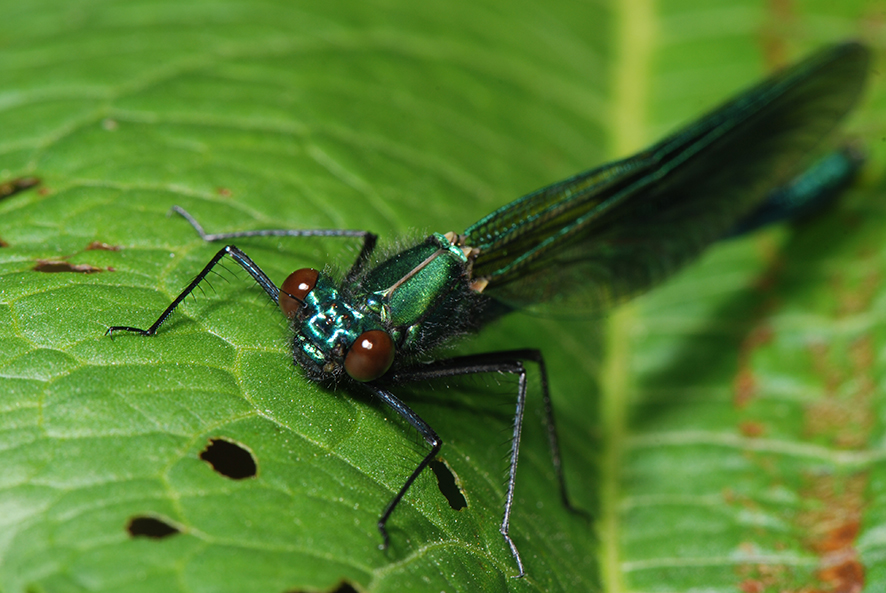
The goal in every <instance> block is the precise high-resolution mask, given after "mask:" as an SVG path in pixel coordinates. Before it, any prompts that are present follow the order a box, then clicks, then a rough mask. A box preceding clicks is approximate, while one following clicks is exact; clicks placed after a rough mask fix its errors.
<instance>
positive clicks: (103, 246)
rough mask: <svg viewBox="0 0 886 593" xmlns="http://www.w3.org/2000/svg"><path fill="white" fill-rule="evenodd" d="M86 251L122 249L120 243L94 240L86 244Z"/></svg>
mask: <svg viewBox="0 0 886 593" xmlns="http://www.w3.org/2000/svg"><path fill="white" fill-rule="evenodd" d="M86 251H120V246H119V245H108V244H107V243H102V242H101V241H93V242H92V243H90V244H89V245H87V246H86Z"/></svg>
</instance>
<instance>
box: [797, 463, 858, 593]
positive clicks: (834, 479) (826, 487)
mask: <svg viewBox="0 0 886 593" xmlns="http://www.w3.org/2000/svg"><path fill="white" fill-rule="evenodd" d="M867 485H868V475H867V473H858V474H853V475H849V476H820V475H816V476H814V477H810V478H809V479H808V484H807V487H806V489H804V492H803V494H804V498H806V499H812V500H817V501H819V502H820V504H817V505H814V506H812V505H810V507H809V508H810V510H807V511H805V512H803V513H801V514H800V516H799V517H798V523H799V525H800V526H801V527H803V528H804V529H805V531H806V533H808V534H809V537H808V539H807V541H806V542H805V543H806V547H808V548H809V549H810V550H812V551H813V552H815V554H817V555H818V556H819V558H820V559H821V561H820V564H819V566H820V568H819V569H818V571H816V576H817V577H818V578H819V579H820V580H821V582H822V586H821V587H820V588H817V589H810V590H809V593H861V591H862V589H863V588H864V579H865V568H864V565H863V564H862V563H861V559H860V557H859V555H858V551H857V550H856V549H855V539H856V538H857V537H858V533H859V530H860V525H861V514H862V511H863V509H864V505H865V498H864V493H865V490H866V489H867Z"/></svg>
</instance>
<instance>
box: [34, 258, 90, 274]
mask: <svg viewBox="0 0 886 593" xmlns="http://www.w3.org/2000/svg"><path fill="white" fill-rule="evenodd" d="M34 271H35V272H46V273H49V274H57V273H59V272H79V273H81V274H95V273H96V272H104V270H102V269H101V268H96V267H95V266H90V265H89V264H69V263H68V262H66V261H49V260H45V259H38V260H37V265H36V266H34Z"/></svg>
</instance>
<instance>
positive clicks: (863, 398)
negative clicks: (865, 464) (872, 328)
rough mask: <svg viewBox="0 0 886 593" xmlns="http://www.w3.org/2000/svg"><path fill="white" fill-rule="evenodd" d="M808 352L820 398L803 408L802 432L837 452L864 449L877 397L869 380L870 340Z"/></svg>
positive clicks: (872, 356) (819, 346)
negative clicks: (819, 380)
mask: <svg viewBox="0 0 886 593" xmlns="http://www.w3.org/2000/svg"><path fill="white" fill-rule="evenodd" d="M845 350H846V347H845V345H838V346H835V347H831V345H829V344H822V343H819V344H816V345H814V346H812V347H811V348H810V352H811V355H812V360H813V368H814V369H815V371H816V373H817V374H818V375H819V376H821V377H822V378H823V381H824V397H821V398H819V399H818V400H816V401H815V402H813V403H811V404H810V405H809V406H807V408H806V410H805V416H804V421H805V422H804V428H805V431H806V433H807V434H808V435H809V436H810V437H816V438H822V437H825V438H827V439H828V440H830V442H831V444H832V445H833V446H835V447H839V448H841V449H860V448H863V447H866V446H867V443H868V439H869V437H870V434H871V431H872V430H873V428H874V418H875V415H874V414H873V413H872V408H873V405H874V401H875V399H876V397H877V389H876V383H875V381H874V378H873V376H872V369H873V365H874V359H875V352H874V346H873V341H872V338H871V337H870V336H869V335H864V336H861V337H860V338H858V339H856V340H855V341H853V342H852V343H851V344H850V345H849V349H848V353H847V352H845Z"/></svg>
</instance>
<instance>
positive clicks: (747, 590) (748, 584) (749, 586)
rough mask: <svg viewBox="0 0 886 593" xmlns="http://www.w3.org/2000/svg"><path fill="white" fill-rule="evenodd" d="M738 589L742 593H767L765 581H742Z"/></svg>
mask: <svg viewBox="0 0 886 593" xmlns="http://www.w3.org/2000/svg"><path fill="white" fill-rule="evenodd" d="M738 589H739V591H741V593H763V592H764V591H766V585H765V584H764V583H763V581H758V580H757V579H748V580H746V581H742V582H741V583H739V584H738Z"/></svg>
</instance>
